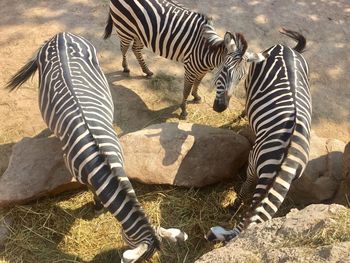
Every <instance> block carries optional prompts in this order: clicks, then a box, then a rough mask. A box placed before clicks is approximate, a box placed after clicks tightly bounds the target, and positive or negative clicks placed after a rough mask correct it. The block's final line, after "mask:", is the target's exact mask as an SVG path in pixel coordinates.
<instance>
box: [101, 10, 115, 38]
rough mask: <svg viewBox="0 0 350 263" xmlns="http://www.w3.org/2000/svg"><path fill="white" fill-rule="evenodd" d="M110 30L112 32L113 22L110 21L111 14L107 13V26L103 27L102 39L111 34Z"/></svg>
mask: <svg viewBox="0 0 350 263" xmlns="http://www.w3.org/2000/svg"><path fill="white" fill-rule="evenodd" d="M112 30H113V20H112V16H111V14H110V13H109V15H108V19H107V25H106V27H105V33H104V35H103V39H107V38H109V37H110V36H111V34H112Z"/></svg>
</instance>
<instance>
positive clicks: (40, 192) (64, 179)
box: [0, 137, 82, 206]
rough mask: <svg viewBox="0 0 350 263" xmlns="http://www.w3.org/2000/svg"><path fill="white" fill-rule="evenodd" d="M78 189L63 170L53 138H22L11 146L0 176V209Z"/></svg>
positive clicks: (59, 152)
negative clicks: (5, 167) (9, 156)
mask: <svg viewBox="0 0 350 263" xmlns="http://www.w3.org/2000/svg"><path fill="white" fill-rule="evenodd" d="M80 187H82V185H81V184H79V183H78V182H76V181H75V180H74V179H73V178H72V176H71V175H70V174H69V172H68V171H67V170H66V168H65V165H64V162H63V159H62V150H61V146H60V142H59V140H58V139H57V138H54V137H51V138H41V139H31V138H24V139H23V140H22V141H20V142H19V143H16V144H15V145H14V146H13V150H12V155H11V158H10V162H9V166H8V168H7V170H6V171H5V172H4V174H3V175H2V176H1V177H0V206H9V205H15V204H24V203H27V202H29V201H32V200H35V199H37V198H40V197H42V196H46V195H54V194H58V193H61V192H64V191H68V190H72V189H77V188H80Z"/></svg>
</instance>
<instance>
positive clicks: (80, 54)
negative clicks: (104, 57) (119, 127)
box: [8, 33, 159, 262]
mask: <svg viewBox="0 0 350 263" xmlns="http://www.w3.org/2000/svg"><path fill="white" fill-rule="evenodd" d="M37 69H39V81H40V87H39V107H40V110H41V114H42V117H43V119H44V120H45V122H46V124H47V125H48V127H49V128H50V129H51V130H52V131H53V132H54V133H55V135H56V136H57V137H58V138H59V139H60V141H61V142H62V150H63V153H64V160H65V162H66V166H67V168H68V169H69V171H70V172H71V174H72V175H74V177H75V178H76V179H77V180H78V181H79V182H81V183H83V184H86V185H88V187H89V188H90V189H91V190H92V191H93V192H94V193H95V195H96V199H97V200H99V201H100V202H101V203H102V204H103V206H104V207H105V208H106V209H107V210H108V211H109V212H110V213H112V214H113V215H114V216H115V217H116V218H117V220H118V221H119V222H120V223H121V225H122V228H123V236H124V237H125V240H126V241H127V243H128V244H129V245H130V246H132V247H133V248H135V247H138V246H140V245H142V246H144V249H143V250H142V254H143V255H140V256H143V257H146V256H150V255H152V254H153V252H154V250H155V249H158V248H159V237H158V236H157V234H156V233H155V230H154V228H153V227H152V226H151V225H150V223H149V221H148V219H147V217H146V215H145V213H144V211H143V210H142V208H141V206H140V204H139V202H138V200H137V198H136V195H135V192H134V190H133V188H132V186H131V184H130V182H129V180H128V178H127V177H126V175H125V173H124V169H123V154H122V149H121V146H120V144H119V140H118V138H117V136H116V134H115V132H114V130H113V125H112V123H113V110H114V106H113V101H112V96H111V93H110V90H109V87H108V83H107V80H106V78H105V76H104V74H103V72H102V70H101V68H100V66H99V63H98V60H97V56H96V50H95V48H94V46H93V45H92V44H91V43H90V42H89V41H87V40H86V39H84V38H82V37H80V36H77V35H73V34H71V33H59V34H57V35H55V36H54V37H53V38H51V39H50V40H49V41H47V42H46V43H45V44H44V45H43V46H42V47H41V48H40V49H39V51H38V53H37V55H36V57H34V58H33V59H32V60H31V61H30V62H29V63H27V64H26V65H25V66H24V67H23V68H22V69H21V70H20V71H19V72H18V73H17V74H16V75H15V76H14V77H13V78H12V79H11V80H10V82H9V84H8V88H10V89H11V90H14V89H16V88H17V87H18V86H20V85H21V84H22V83H23V82H25V81H26V80H27V79H28V78H29V77H30V76H31V75H32V74H34V73H35V71H36V70H37ZM130 251H132V250H129V254H130ZM132 256H133V255H132ZM124 260H126V261H127V262H134V261H130V260H129V259H127V258H126V259H124Z"/></svg>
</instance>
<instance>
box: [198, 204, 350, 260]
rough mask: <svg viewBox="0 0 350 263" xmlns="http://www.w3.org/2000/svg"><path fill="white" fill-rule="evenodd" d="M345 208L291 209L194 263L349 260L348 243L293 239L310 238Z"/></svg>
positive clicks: (349, 247)
mask: <svg viewBox="0 0 350 263" xmlns="http://www.w3.org/2000/svg"><path fill="white" fill-rule="evenodd" d="M344 209H346V208H345V207H343V206H341V205H335V204H333V205H310V206H308V207H306V208H305V209H303V210H300V211H298V210H297V209H293V210H292V211H291V212H290V213H289V214H287V216H286V217H280V218H274V219H272V220H270V221H267V222H264V223H261V224H258V225H256V226H253V227H250V228H248V229H247V230H246V231H244V232H243V233H242V234H241V235H240V236H239V237H238V238H237V239H236V240H233V241H231V242H229V243H228V244H227V245H226V246H224V247H221V248H217V249H214V250H213V251H211V252H209V253H207V254H205V255H203V256H202V257H200V258H199V259H198V260H196V261H195V262H196V263H212V262H215V263H236V262H237V263H245V262H266V263H270V262H271V263H272V262H295V263H297V262H315V263H317V262H320V263H321V262H330V263H333V262H334V263H335V262H350V242H338V243H336V244H332V245H322V244H321V245H320V246H318V247H317V246H316V247H314V246H306V245H302V246H301V245H300V244H299V243H298V242H295V241H294V242H293V238H301V239H302V238H305V239H307V236H309V237H312V236H313V235H314V234H316V233H319V232H320V231H323V230H324V229H326V228H327V227H331V226H332V224H333V223H334V219H332V218H333V217H336V215H337V213H339V212H341V211H343V210H344Z"/></svg>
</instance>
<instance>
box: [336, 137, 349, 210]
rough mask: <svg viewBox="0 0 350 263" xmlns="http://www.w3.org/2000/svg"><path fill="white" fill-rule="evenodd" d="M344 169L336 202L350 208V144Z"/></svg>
mask: <svg viewBox="0 0 350 263" xmlns="http://www.w3.org/2000/svg"><path fill="white" fill-rule="evenodd" d="M342 169H343V170H342V177H341V182H340V186H339V189H338V192H337V195H336V197H335V199H334V201H335V202H337V203H339V204H344V205H347V206H350V142H349V143H348V144H347V145H346V147H345V150H344V154H343V165H342Z"/></svg>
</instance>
